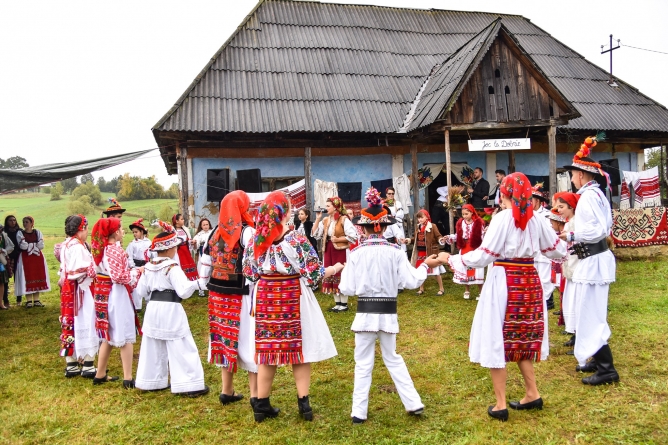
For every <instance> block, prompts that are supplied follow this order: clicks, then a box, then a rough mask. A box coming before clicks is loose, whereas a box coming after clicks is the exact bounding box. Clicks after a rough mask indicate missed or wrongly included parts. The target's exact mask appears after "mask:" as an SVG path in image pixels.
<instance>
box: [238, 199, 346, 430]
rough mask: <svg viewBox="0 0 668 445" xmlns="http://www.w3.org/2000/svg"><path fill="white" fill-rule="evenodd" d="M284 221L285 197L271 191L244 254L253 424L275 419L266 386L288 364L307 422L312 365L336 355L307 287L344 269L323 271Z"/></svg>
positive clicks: (304, 241) (287, 210) (315, 256)
mask: <svg viewBox="0 0 668 445" xmlns="http://www.w3.org/2000/svg"><path fill="white" fill-rule="evenodd" d="M289 219H290V198H289V197H288V196H286V195H285V194H283V193H282V192H280V191H276V192H272V193H270V194H269V195H268V196H267V198H266V199H265V200H264V201H263V202H262V204H261V206H260V208H259V210H258V214H257V216H256V219H255V238H254V240H253V243H252V244H250V245H249V246H248V247H247V248H246V250H245V251H244V261H243V272H244V275H245V277H246V278H247V279H248V280H250V281H252V282H255V283H256V285H255V292H254V296H255V362H256V363H257V364H258V388H257V390H258V399H257V402H256V403H255V406H254V407H253V412H254V415H255V421H256V422H262V421H263V420H264V419H265V418H266V417H276V416H278V413H279V410H278V408H274V407H272V406H271V403H270V400H269V398H270V395H271V386H272V383H273V380H274V375H275V374H276V367H277V366H279V365H288V364H290V365H292V374H293V375H294V378H295V383H296V385H297V405H298V408H299V414H300V416H301V417H302V418H303V419H304V420H312V419H313V410H312V408H311V405H310V402H309V387H310V382H311V363H315V362H319V361H322V360H327V359H329V358H332V357H334V356H335V355H336V347H335V346H334V340H333V339H332V335H331V334H330V332H329V328H328V327H327V322H326V321H325V317H324V316H323V315H322V311H321V310H320V305H319V304H318V301H317V300H316V298H315V295H314V294H313V291H312V290H311V289H312V288H314V287H316V286H317V285H318V283H319V282H320V281H321V280H322V279H323V278H327V277H330V276H332V275H334V274H336V273H340V272H341V270H342V269H343V265H342V264H341V263H336V264H334V265H332V266H329V267H328V268H326V269H325V268H324V267H323V266H322V263H321V262H320V260H319V259H318V254H317V252H316V251H315V249H313V246H311V243H309V241H308V239H307V238H306V237H305V236H302V235H299V234H298V233H296V232H294V231H289V230H288V220H289ZM348 222H349V221H348ZM351 224H352V223H351Z"/></svg>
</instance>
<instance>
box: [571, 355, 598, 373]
mask: <svg viewBox="0 0 668 445" xmlns="http://www.w3.org/2000/svg"><path fill="white" fill-rule="evenodd" d="M597 370H598V365H597V364H596V360H594V359H593V358H592V359H591V360H589V361H588V362H587V363H585V365H584V366H580V365H577V366H576V367H575V372H596V371H597Z"/></svg>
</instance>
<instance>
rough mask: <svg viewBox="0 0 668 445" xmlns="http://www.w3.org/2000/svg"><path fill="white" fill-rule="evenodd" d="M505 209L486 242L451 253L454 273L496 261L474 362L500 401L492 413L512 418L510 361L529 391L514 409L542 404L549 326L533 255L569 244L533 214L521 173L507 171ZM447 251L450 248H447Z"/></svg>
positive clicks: (475, 336) (479, 310) (559, 252)
mask: <svg viewBox="0 0 668 445" xmlns="http://www.w3.org/2000/svg"><path fill="white" fill-rule="evenodd" d="M501 195H502V198H501V199H502V202H503V204H504V205H505V206H506V210H502V211H500V212H499V213H497V215H496V216H495V217H494V218H492V222H491V223H490V225H489V228H488V230H487V234H486V236H485V238H484V239H483V241H482V245H481V246H480V247H478V248H477V249H476V250H474V251H472V252H469V253H467V254H465V255H452V256H449V255H448V263H449V265H450V267H451V268H452V269H453V271H455V273H460V274H465V273H466V270H467V268H469V267H484V266H486V265H487V264H491V263H494V267H493V268H492V269H491V271H490V272H489V274H488V275H487V279H486V280H485V284H484V285H483V288H482V292H481V295H480V302H479V303H478V306H477V307H476V312H475V316H474V317H473V326H472V327H471V339H470V343H469V357H470V360H471V362H473V363H480V365H481V366H483V367H485V368H490V372H491V377H492V383H493V385H494V393H495V395H496V404H495V405H492V406H490V407H489V408H488V409H487V413H488V414H489V416H491V417H493V418H495V419H499V420H501V421H506V420H508V410H507V408H506V363H507V362H517V364H518V366H519V368H520V371H521V372H522V377H523V378H524V385H525V396H524V397H523V398H522V399H521V400H520V401H518V402H510V407H511V408H513V409H520V410H521V409H532V408H537V409H542V407H543V399H542V398H541V397H540V394H539V393H538V388H537V387H536V379H535V375H534V370H533V362H534V361H540V360H545V359H546V358H547V357H548V355H549V350H550V348H549V344H548V338H547V329H545V321H544V318H545V316H546V315H545V312H544V309H545V300H544V299H543V291H542V286H541V282H540V278H539V277H538V272H537V271H536V268H535V267H534V264H533V262H534V258H535V257H536V255H537V254H538V253H543V254H544V255H547V256H548V257H549V258H560V257H563V256H564V255H565V254H566V248H565V246H564V245H563V244H562V243H560V242H559V238H557V235H556V234H555V233H554V230H552V228H550V227H549V226H548V225H547V224H546V223H545V221H544V219H545V218H544V217H542V216H541V217H540V218H542V219H541V220H539V219H538V218H537V217H534V216H535V215H534V213H533V206H532V204H531V184H530V183H529V180H528V179H527V178H526V176H525V175H524V174H522V173H513V174H510V175H508V176H506V177H505V178H504V179H503V183H502V184H501ZM446 255H447V254H446Z"/></svg>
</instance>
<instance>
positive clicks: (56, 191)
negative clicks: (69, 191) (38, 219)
mask: <svg viewBox="0 0 668 445" xmlns="http://www.w3.org/2000/svg"><path fill="white" fill-rule="evenodd" d="M62 194H63V185H62V184H61V183H60V182H59V183H58V184H56V185H54V186H53V187H51V201H59V200H60V199H62V198H61V197H60V195H62Z"/></svg>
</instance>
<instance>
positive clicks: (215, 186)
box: [206, 168, 230, 203]
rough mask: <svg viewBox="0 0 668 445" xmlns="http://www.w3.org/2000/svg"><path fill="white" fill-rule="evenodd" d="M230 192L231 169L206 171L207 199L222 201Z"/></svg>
mask: <svg viewBox="0 0 668 445" xmlns="http://www.w3.org/2000/svg"><path fill="white" fill-rule="evenodd" d="M229 192H230V169H229V168H224V169H222V170H207V171H206V200H207V201H211V202H217V203H220V201H222V200H223V198H224V197H225V195H227V194H228V193H229Z"/></svg>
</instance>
